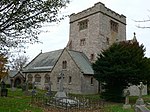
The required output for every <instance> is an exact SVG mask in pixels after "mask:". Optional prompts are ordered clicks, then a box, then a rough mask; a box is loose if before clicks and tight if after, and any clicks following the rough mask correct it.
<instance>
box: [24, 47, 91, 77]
mask: <svg viewBox="0 0 150 112" xmlns="http://www.w3.org/2000/svg"><path fill="white" fill-rule="evenodd" d="M67 51H68V53H69V54H70V56H71V57H72V59H73V60H74V62H75V63H76V64H77V66H78V67H79V68H80V70H81V72H83V74H88V75H92V74H94V71H93V69H92V66H91V63H90V61H89V60H88V58H87V57H86V55H85V54H84V53H82V52H78V51H72V50H67ZM62 52H63V50H62V49H61V50H56V51H51V52H46V53H40V54H39V55H38V56H37V57H35V59H33V60H32V61H31V62H30V63H29V64H28V65H27V66H26V67H25V69H24V70H23V72H27V73H30V72H51V70H52V68H53V67H54V65H55V64H56V62H57V60H58V59H59V57H60V55H61V53H62Z"/></svg>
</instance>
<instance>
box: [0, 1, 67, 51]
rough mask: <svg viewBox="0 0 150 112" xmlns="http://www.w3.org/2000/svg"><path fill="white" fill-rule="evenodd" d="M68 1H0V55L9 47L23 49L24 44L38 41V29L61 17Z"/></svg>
mask: <svg viewBox="0 0 150 112" xmlns="http://www.w3.org/2000/svg"><path fill="white" fill-rule="evenodd" d="M68 3H69V1H68V0H1V1H0V53H1V52H7V51H8V50H9V48H10V47H14V48H15V47H23V44H24V43H30V44H33V43H34V42H39V41H38V35H39V33H40V32H41V30H40V28H41V27H43V25H44V23H46V25H50V23H52V22H58V21H60V20H61V19H63V17H60V16H58V15H59V13H60V10H61V9H62V8H65V7H66V5H67V4H68Z"/></svg>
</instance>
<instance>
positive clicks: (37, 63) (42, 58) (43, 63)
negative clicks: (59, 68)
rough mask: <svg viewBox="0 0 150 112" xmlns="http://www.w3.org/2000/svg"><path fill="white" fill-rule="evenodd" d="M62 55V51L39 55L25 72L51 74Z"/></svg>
mask: <svg viewBox="0 0 150 112" xmlns="http://www.w3.org/2000/svg"><path fill="white" fill-rule="evenodd" d="M61 53H62V49H60V50H56V51H51V52H46V53H41V54H39V55H38V56H37V57H36V58H35V59H33V60H32V61H31V62H30V63H29V64H28V65H27V66H26V67H25V68H24V72H42V71H49V72H50V71H51V69H52V68H53V66H54V65H55V63H56V61H57V60H58V58H59V56H60V55H61Z"/></svg>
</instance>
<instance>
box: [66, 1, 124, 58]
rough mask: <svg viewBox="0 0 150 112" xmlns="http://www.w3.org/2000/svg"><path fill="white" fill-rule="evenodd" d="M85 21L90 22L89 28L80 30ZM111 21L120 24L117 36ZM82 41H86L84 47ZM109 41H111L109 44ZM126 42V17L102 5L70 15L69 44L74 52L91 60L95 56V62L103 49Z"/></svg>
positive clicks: (98, 4)
mask: <svg viewBox="0 0 150 112" xmlns="http://www.w3.org/2000/svg"><path fill="white" fill-rule="evenodd" d="M83 20H88V28H87V29H84V30H79V22H81V21H83ZM111 20H113V21H115V22H116V23H118V32H117V33H116V34H115V33H114V32H112V31H111V28H110V21H111ZM81 39H85V45H83V46H81V45H80V40H81ZM107 39H109V44H108V43H107ZM124 40H126V17H125V16H123V15H119V14H117V13H115V12H114V11H112V10H110V9H108V8H107V7H105V5H104V4H102V3H97V4H95V5H94V6H93V7H91V8H88V9H86V10H84V11H82V12H79V13H77V14H72V15H70V34H69V43H70V42H71V44H72V49H73V50H76V51H81V52H84V53H85V54H86V55H87V57H88V58H89V59H90V55H91V54H94V56H95V58H94V60H96V57H97V54H99V53H100V52H101V51H102V50H103V49H106V48H108V47H109V46H110V45H111V44H112V43H114V42H116V41H124ZM69 43H68V45H69Z"/></svg>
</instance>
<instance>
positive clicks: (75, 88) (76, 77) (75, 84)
mask: <svg viewBox="0 0 150 112" xmlns="http://www.w3.org/2000/svg"><path fill="white" fill-rule="evenodd" d="M63 61H67V68H66V69H62V62H63ZM61 71H63V73H64V82H63V86H64V90H65V91H66V92H69V93H76V94H83V93H84V94H91V93H97V91H98V84H97V83H96V82H94V85H92V86H91V85H90V78H88V79H87V78H86V76H84V75H83V73H82V72H81V70H80V69H79V67H78V66H77V64H76V63H75V62H74V60H73V59H72V57H71V56H70V54H69V53H68V51H67V50H66V49H64V51H63V53H62V55H61V56H60V58H59V60H58V62H57V63H56V65H55V67H54V69H53V70H52V73H51V82H52V90H53V91H58V86H59V83H57V78H58V77H59V74H60V73H61ZM69 77H71V83H69ZM94 81H95V79H94ZM83 88H84V90H83Z"/></svg>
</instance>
